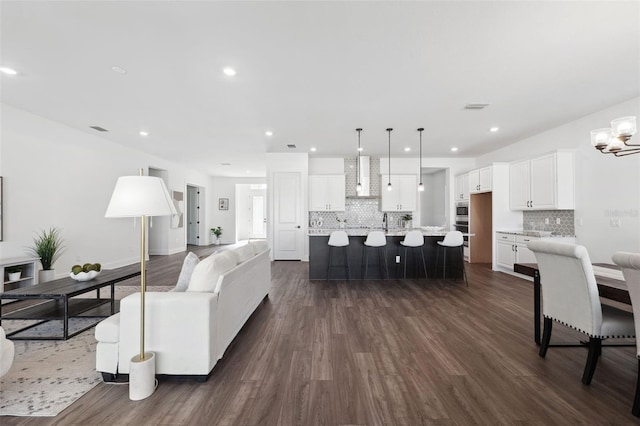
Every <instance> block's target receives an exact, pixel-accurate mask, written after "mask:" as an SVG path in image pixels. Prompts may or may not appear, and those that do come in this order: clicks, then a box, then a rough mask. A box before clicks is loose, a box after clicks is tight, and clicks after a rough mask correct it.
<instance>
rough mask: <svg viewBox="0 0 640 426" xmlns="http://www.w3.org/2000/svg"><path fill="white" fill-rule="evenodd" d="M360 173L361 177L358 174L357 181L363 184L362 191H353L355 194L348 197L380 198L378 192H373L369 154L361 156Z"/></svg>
mask: <svg viewBox="0 0 640 426" xmlns="http://www.w3.org/2000/svg"><path fill="white" fill-rule="evenodd" d="M356 161H357V160H356ZM354 174H355V170H354ZM358 174H359V175H360V179H358V176H355V178H356V182H358V181H360V184H361V185H362V191H360V192H359V193H352V194H353V195H348V196H347V198H365V199H366V198H380V196H379V195H378V194H371V159H370V158H369V156H366V155H361V156H360V163H359V164H358Z"/></svg>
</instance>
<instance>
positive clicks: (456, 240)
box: [436, 231, 469, 287]
mask: <svg viewBox="0 0 640 426" xmlns="http://www.w3.org/2000/svg"><path fill="white" fill-rule="evenodd" d="M463 245H464V238H462V232H460V231H449V232H447V234H446V235H445V236H444V240H442V241H438V246H439V247H438V253H437V254H436V275H437V273H438V271H437V270H438V257H440V249H441V248H442V249H443V250H444V256H443V261H442V270H443V271H442V279H445V280H446V279H447V249H448V248H454V247H458V248H459V250H458V252H459V253H460V261H461V262H462V274H463V275H464V282H465V283H467V287H469V281H467V271H466V270H465V268H464V253H463V249H462V246H463Z"/></svg>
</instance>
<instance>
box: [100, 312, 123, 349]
mask: <svg viewBox="0 0 640 426" xmlns="http://www.w3.org/2000/svg"><path fill="white" fill-rule="evenodd" d="M95 336H96V340H97V341H98V342H109V343H117V342H119V341H120V313H119V312H118V313H117V314H115V315H111V316H110V317H108V318H106V319H104V320H102V321H100V322H99V323H98V325H96V332H95Z"/></svg>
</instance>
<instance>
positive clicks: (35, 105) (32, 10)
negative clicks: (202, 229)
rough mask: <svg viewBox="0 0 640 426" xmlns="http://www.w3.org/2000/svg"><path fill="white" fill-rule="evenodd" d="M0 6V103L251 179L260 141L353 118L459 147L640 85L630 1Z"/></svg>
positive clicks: (336, 146) (555, 119)
mask: <svg viewBox="0 0 640 426" xmlns="http://www.w3.org/2000/svg"><path fill="white" fill-rule="evenodd" d="M0 8H1V9H0V13H1V33H0V34H1V51H0V53H1V61H0V62H1V64H2V65H3V66H9V67H12V68H14V69H16V70H18V71H19V73H20V74H19V75H17V76H4V75H3V77H2V101H3V102H5V103H7V104H9V105H13V106H16V107H18V108H22V109H24V110H27V111H30V112H33V113H35V114H38V115H41V116H43V117H46V118H49V119H52V120H55V121H58V122H61V123H64V124H66V125H68V126H71V127H74V128H77V129H79V130H82V131H86V132H88V133H92V134H95V135H99V136H101V137H104V138H106V139H109V140H111V141H113V142H116V143H119V144H122V145H126V146H130V147H134V148H136V149H141V150H144V151H146V152H149V153H151V154H154V155H157V156H160V157H163V158H167V159H171V160H174V161H179V162H181V163H184V164H186V165H188V166H190V167H194V168H196V169H199V170H202V171H204V172H206V173H209V174H211V175H218V176H264V174H265V166H264V153H265V152H308V151H309V149H310V147H312V146H313V147H317V152H316V153H312V154H311V155H312V156H318V157H328V156H352V155H355V150H356V146H357V134H356V132H355V128H356V127H362V128H363V129H364V130H363V132H362V145H363V147H364V149H365V150H364V152H363V154H364V155H371V156H377V155H386V153H387V133H386V132H385V129H386V128H387V127H393V128H394V129H395V130H394V132H393V133H392V136H391V143H392V155H394V156H415V155H416V153H417V150H418V133H417V132H416V128H418V127H425V128H426V130H425V132H424V135H423V143H424V145H423V151H424V156H425V157H448V156H460V157H474V156H477V155H480V154H482V153H485V152H488V151H491V150H493V149H496V148H498V147H501V146H504V145H507V144H509V143H512V142H515V141H517V140H520V139H522V138H525V137H527V136H530V135H533V134H536V133H538V132H540V131H543V130H545V129H548V128H551V127H554V126H557V125H559V124H562V123H565V122H568V121H571V120H573V119H576V118H579V117H581V116H584V115H587V114H589V113H591V112H594V111H597V110H599V109H602V108H605V107H608V106H610V105H613V104H616V103H619V102H623V101H626V100H629V99H631V98H634V97H636V96H639V95H640V59H639V58H640V2H638V1H632V2H610V1H604V2H593V1H585V2H579V1H574V2H550V1H544V2H509V1H495V2H481V1H475V2H455V1H448V2H392V1H389V2H360V1H358V2H212V1H193V2H186V1H173V2H168V1H112V2H108V1H105V2H94V1H84V2H80V1H64V2H45V1H37V2H36V1H33V2H31V1H20V2H18V1H2V3H1V6H0ZM112 66H120V67H123V68H124V69H126V70H127V74H125V75H121V74H117V73H115V72H113V71H112V70H111V67H112ZM225 66H231V67H233V68H235V69H236V70H237V75H236V76H235V77H228V76H226V75H224V74H223V73H222V69H223V68H224V67H225ZM467 103H489V104H490V106H489V107H487V108H486V109H484V110H481V111H465V110H464V109H463V107H464V105H465V104H467ZM612 118H615V117H612ZM92 125H98V126H102V127H104V128H106V129H108V130H109V133H97V132H95V131H94V130H92V129H89V126H92ZM494 125H496V126H500V128H501V130H500V131H499V132H497V133H490V132H489V131H488V129H489V127H491V126H494ZM605 125H607V123H594V128H595V127H603V126H605ZM140 129H145V130H148V131H149V132H150V133H151V135H150V136H148V137H147V138H142V137H140V136H139V135H138V131H139V130H140ZM267 129H270V130H273V132H274V135H273V136H272V137H267V136H265V134H264V132H265V130H267ZM584 138H585V143H588V138H589V136H588V135H587V134H585V135H584ZM290 143H293V144H295V145H296V146H297V148H296V149H295V150H291V149H288V148H287V147H286V145H287V144H290ZM405 146H410V147H412V149H413V151H412V152H410V153H406V152H404V150H403V148H404V147H405ZM452 146H457V147H459V151H458V152H457V153H455V154H454V153H451V152H450V148H451V147H452ZM220 163H231V166H222V165H221V164H220ZM247 171H250V173H247Z"/></svg>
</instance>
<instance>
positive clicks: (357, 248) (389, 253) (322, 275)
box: [309, 228, 462, 280]
mask: <svg viewBox="0 0 640 426" xmlns="http://www.w3.org/2000/svg"><path fill="white" fill-rule="evenodd" d="M343 230H344V231H346V232H347V235H348V236H349V246H348V247H347V253H348V259H349V266H350V270H351V279H352V280H362V279H364V248H365V246H364V241H365V240H366V238H367V234H368V233H369V231H370V230H368V229H359V228H356V229H343ZM332 231H334V230H333V229H312V230H309V279H311V280H326V279H327V265H328V261H329V245H328V244H327V243H328V242H329V235H330V234H331V232H332ZM407 232H408V230H407V229H393V230H389V231H388V232H386V238H387V246H386V259H387V265H388V267H389V279H402V278H403V276H404V247H403V246H402V245H401V244H400V241H402V240H403V239H404V236H405V235H406V233H407ZM422 234H423V235H424V246H423V247H422V251H423V253H424V259H425V263H426V265H427V274H428V275H429V278H442V251H441V253H440V256H441V257H440V259H439V261H438V263H439V265H438V271H437V275H436V254H437V251H438V250H437V249H438V241H442V239H443V238H444V236H445V235H446V232H427V231H424V232H422ZM368 250H369V268H368V272H367V279H374V280H379V279H386V277H385V276H383V273H381V268H380V267H379V266H378V254H377V251H376V250H375V249H368ZM344 260H345V259H344V251H343V250H342V249H337V250H336V249H334V255H333V264H334V266H336V265H344ZM460 262H461V260H460V256H458V255H457V253H454V249H448V251H447V278H451V279H461V278H462V265H461V263H460ZM383 269H384V268H382V270H383ZM330 277H331V278H330V279H332V280H346V279H347V271H346V269H345V268H340V267H332V268H331V274H330ZM416 277H417V278H419V279H424V270H423V268H422V259H421V258H420V255H419V253H413V252H412V250H409V252H408V263H407V278H413V279H415V278H416Z"/></svg>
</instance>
